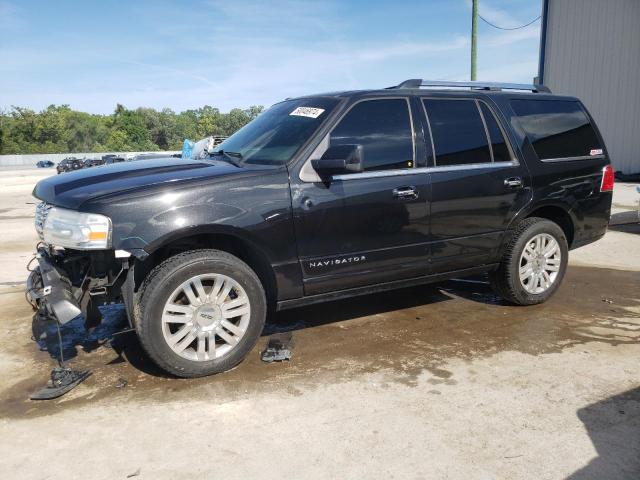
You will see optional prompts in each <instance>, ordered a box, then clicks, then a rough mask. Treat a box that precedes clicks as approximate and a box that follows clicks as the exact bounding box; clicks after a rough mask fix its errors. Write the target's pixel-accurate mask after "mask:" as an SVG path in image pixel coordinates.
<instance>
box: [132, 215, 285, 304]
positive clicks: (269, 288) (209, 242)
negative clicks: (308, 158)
mask: <svg viewBox="0 0 640 480" xmlns="http://www.w3.org/2000/svg"><path fill="white" fill-rule="evenodd" d="M211 248H212V249H216V250H221V251H224V252H227V253H230V254H231V255H234V256H236V257H238V258H239V259H240V260H242V261H243V262H245V263H246V264H247V265H248V266H249V267H250V268H251V269H252V270H253V271H254V272H255V273H256V275H258V278H259V279H260V282H261V283H262V285H263V288H264V290H265V293H266V295H267V302H268V304H269V306H270V307H271V306H272V305H275V302H276V299H277V283H276V277H275V273H274V271H273V267H272V262H271V261H270V259H269V255H268V254H267V252H265V251H264V250H263V249H262V248H261V247H260V246H258V244H257V243H256V242H255V241H253V240H252V239H251V237H250V235H249V234H248V233H247V232H244V231H242V230H240V229H237V228H234V227H225V226H219V225H211V226H203V227H201V228H185V229H181V230H177V231H174V232H171V233H169V234H167V235H165V236H164V237H162V238H159V239H157V240H155V241H154V242H152V243H151V244H149V245H147V248H145V251H146V252H147V253H148V256H147V257H146V258H145V259H144V260H136V266H135V289H136V290H137V289H138V287H139V286H140V285H141V284H142V282H143V281H144V279H145V278H146V276H147V275H148V273H149V272H150V271H151V270H152V269H153V268H154V267H155V266H157V265H159V264H160V263H161V262H163V261H164V260H166V259H167V258H169V257H172V256H174V255H176V254H178V253H182V252H185V251H188V250H197V249H211Z"/></svg>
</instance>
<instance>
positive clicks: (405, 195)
mask: <svg viewBox="0 0 640 480" xmlns="http://www.w3.org/2000/svg"><path fill="white" fill-rule="evenodd" d="M393 198H395V199H397V200H415V199H416V198H418V191H417V190H416V187H398V188H394V189H393Z"/></svg>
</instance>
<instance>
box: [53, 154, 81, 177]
mask: <svg viewBox="0 0 640 480" xmlns="http://www.w3.org/2000/svg"><path fill="white" fill-rule="evenodd" d="M83 167H84V163H82V160H80V159H79V158H75V157H68V158H65V159H64V160H62V161H61V162H60V163H58V165H57V166H56V170H57V172H58V173H59V174H60V173H64V172H72V171H74V170H80V169H81V168H83Z"/></svg>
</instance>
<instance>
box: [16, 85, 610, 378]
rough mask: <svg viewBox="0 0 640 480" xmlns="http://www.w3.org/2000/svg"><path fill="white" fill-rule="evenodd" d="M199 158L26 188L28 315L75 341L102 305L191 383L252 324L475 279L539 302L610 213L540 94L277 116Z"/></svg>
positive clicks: (605, 161)
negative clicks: (73, 330)
mask: <svg viewBox="0 0 640 480" xmlns="http://www.w3.org/2000/svg"><path fill="white" fill-rule="evenodd" d="M209 154H210V158H208V159H205V160H197V161H192V160H184V159H169V158H167V159H157V160H148V161H145V162H127V163H122V164H119V165H112V166H107V167H103V168H100V169H95V170H94V169H90V170H88V171H81V172H77V173H74V174H70V175H65V176H64V177H53V178H47V179H44V180H42V181H40V183H38V185H37V186H36V188H35V190H34V192H33V194H34V196H36V197H37V198H39V199H40V200H42V203H41V204H39V205H38V207H37V212H36V220H35V222H36V230H37V231H38V233H39V234H40V238H41V239H42V241H43V243H42V244H41V245H42V246H41V247H40V248H39V250H38V253H39V255H38V262H39V269H37V270H36V271H35V272H34V273H33V274H32V275H31V277H30V279H29V287H28V288H29V291H30V292H31V293H30V295H31V297H32V298H34V300H36V302H37V304H38V308H39V312H38V313H37V315H40V316H48V317H55V318H56V319H57V321H59V322H61V323H65V322H68V321H69V320H71V319H72V318H74V317H75V316H77V315H79V314H80V313H83V314H84V315H85V318H86V322H88V323H89V324H94V323H95V322H97V321H99V319H100V313H99V311H98V309H97V306H98V305H99V304H102V303H104V302H112V301H119V300H121V301H123V302H124V304H125V306H126V311H127V313H128V317H129V322H130V323H131V326H132V327H133V328H134V329H135V330H136V332H137V334H138V336H139V338H140V341H141V344H142V346H143V347H144V349H145V350H146V351H147V352H148V354H149V356H150V357H151V358H152V359H153V360H154V361H155V362H156V363H157V364H158V365H159V366H161V367H162V368H163V369H165V370H166V371H168V372H170V373H172V374H175V375H177V376H182V377H195V376H201V375H209V374H212V373H217V372H221V371H224V370H228V369H230V368H231V367H233V366H234V365H236V364H238V363H239V362H240V361H241V360H242V359H243V358H244V357H245V356H246V355H247V353H248V352H249V351H250V350H251V348H252V347H253V346H254V344H255V343H256V341H257V339H258V337H259V336H260V334H261V332H262V330H263V325H264V323H265V317H266V315H267V311H269V310H270V308H273V309H278V310H280V309H286V308H291V307H298V306H301V305H309V304H313V303H318V302H324V301H327V300H335V299H338V298H343V297H349V296H353V295H361V294H367V293H372V292H377V291H381V290H388V289H393V288H399V287H406V286H410V285H416V284H423V283H427V282H433V281H439V280H443V279H446V278H450V277H462V276H468V275H474V274H479V273H484V272H488V274H489V278H490V281H491V284H492V285H493V287H494V288H495V290H496V292H498V293H499V294H500V295H501V296H502V297H503V298H504V299H505V300H506V301H508V302H511V303H514V304H518V305H532V304H537V303H540V302H544V301H545V300H547V299H548V298H549V297H550V296H551V295H552V294H553V293H554V292H555V291H556V290H557V288H558V287H559V285H560V282H561V281H562V278H563V276H564V274H565V270H566V268H567V259H568V250H569V249H572V248H576V247H580V246H582V245H585V244H587V243H590V242H593V241H595V240H597V239H599V238H600V237H602V236H603V235H604V234H605V232H606V229H607V224H608V220H609V214H610V208H611V197H612V189H613V171H612V169H611V166H610V164H609V158H608V156H607V151H606V149H605V146H604V143H603V141H602V137H601V135H600V133H599V132H598V130H597V128H596V126H595V124H594V122H593V119H592V118H591V116H590V115H589V113H588V112H587V110H586V109H585V108H584V106H583V105H582V103H580V101H579V100H577V99H576V98H572V97H566V96H556V95H552V94H550V92H549V91H548V90H547V89H546V88H545V87H542V86H525V85H510V84H509V85H504V84H482V83H458V84H441V83H437V82H425V81H422V80H408V81H406V82H403V83H402V84H400V85H398V86H396V87H392V88H388V89H384V90H373V91H355V92H353V91H352V92H342V93H329V94H322V95H313V96H307V97H301V98H295V99H287V100H285V101H283V102H281V103H278V104H276V105H274V106H272V107H271V108H270V109H269V110H267V111H265V112H264V113H262V114H261V115H260V116H258V117H257V118H256V119H255V120H253V121H252V122H251V123H249V124H248V125H246V126H245V127H244V128H242V129H241V130H239V131H238V132H236V133H235V134H234V135H232V136H231V137H229V138H228V139H227V140H225V141H224V142H223V143H221V144H220V145H217V146H215V147H214V148H213V149H212V151H211V152H209ZM61 247H62V248H61ZM43 292H46V293H47V294H46V295H45V294H44V293H43ZM365 341H366V340H365Z"/></svg>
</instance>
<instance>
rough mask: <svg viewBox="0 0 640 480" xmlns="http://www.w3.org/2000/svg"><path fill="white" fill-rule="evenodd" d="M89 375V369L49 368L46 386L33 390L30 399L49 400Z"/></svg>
mask: <svg viewBox="0 0 640 480" xmlns="http://www.w3.org/2000/svg"><path fill="white" fill-rule="evenodd" d="M89 375H91V371H90V370H71V369H70V368H61V367H56V368H54V369H53V370H51V378H50V379H49V381H48V382H47V386H46V387H44V388H42V389H40V390H38V391H37V392H34V393H33V394H32V395H31V397H29V398H31V400H51V399H54V398H58V397H60V396H62V395H64V394H65V393H67V392H68V391H69V390H71V389H73V388H74V387H75V386H77V385H78V384H79V383H80V382H82V381H83V380H85V379H87V378H88V377H89Z"/></svg>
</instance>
